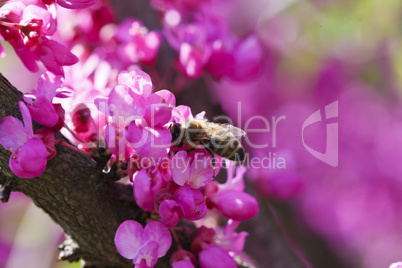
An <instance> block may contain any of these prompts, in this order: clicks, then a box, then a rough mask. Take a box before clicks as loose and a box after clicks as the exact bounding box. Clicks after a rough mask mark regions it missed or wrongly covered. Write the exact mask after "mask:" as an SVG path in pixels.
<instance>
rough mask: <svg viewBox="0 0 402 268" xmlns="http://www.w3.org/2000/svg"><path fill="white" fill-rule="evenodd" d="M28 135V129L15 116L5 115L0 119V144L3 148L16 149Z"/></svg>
mask: <svg viewBox="0 0 402 268" xmlns="http://www.w3.org/2000/svg"><path fill="white" fill-rule="evenodd" d="M28 137H29V136H28V131H27V130H26V129H25V128H24V126H23V125H22V123H21V121H20V120H18V119H17V118H15V117H12V116H6V117H4V118H3V119H2V120H1V121H0V144H1V145H2V146H3V147H4V149H6V150H10V149H13V150H17V149H18V148H20V147H21V146H22V145H23V144H24V142H26V140H27V139H28Z"/></svg>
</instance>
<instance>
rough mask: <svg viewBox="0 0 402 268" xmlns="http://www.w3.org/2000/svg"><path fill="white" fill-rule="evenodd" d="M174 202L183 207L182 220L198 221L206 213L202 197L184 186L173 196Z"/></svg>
mask: <svg viewBox="0 0 402 268" xmlns="http://www.w3.org/2000/svg"><path fill="white" fill-rule="evenodd" d="M174 200H176V201H177V202H179V203H180V205H181V206H182V207H183V211H184V214H185V215H184V218H186V219H188V220H192V221H195V220H199V219H201V218H203V217H204V216H205V214H206V212H207V206H206V203H205V202H203V201H204V196H203V194H202V193H201V192H200V191H199V190H194V189H191V187H190V186H189V185H188V184H186V185H184V186H182V187H180V188H179V189H178V190H177V191H176V193H175V194H174Z"/></svg>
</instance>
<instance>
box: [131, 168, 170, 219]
mask: <svg viewBox="0 0 402 268" xmlns="http://www.w3.org/2000/svg"><path fill="white" fill-rule="evenodd" d="M133 182H134V187H133V191H134V197H135V201H136V202H137V204H138V206H140V207H141V208H142V209H143V210H146V211H152V210H153V209H154V197H155V195H156V194H157V192H158V191H159V190H160V189H161V188H162V186H163V184H164V182H163V178H162V175H161V174H160V172H159V171H158V170H157V169H153V170H148V171H147V169H145V168H143V169H141V170H139V171H137V172H136V173H134V176H133Z"/></svg>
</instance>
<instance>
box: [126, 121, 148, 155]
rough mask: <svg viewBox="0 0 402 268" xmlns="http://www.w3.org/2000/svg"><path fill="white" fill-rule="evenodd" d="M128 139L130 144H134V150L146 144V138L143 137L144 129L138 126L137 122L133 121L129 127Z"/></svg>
mask: <svg viewBox="0 0 402 268" xmlns="http://www.w3.org/2000/svg"><path fill="white" fill-rule="evenodd" d="M126 139H127V141H128V142H130V143H132V146H133V148H134V149H135V148H138V147H141V146H142V145H143V144H144V143H145V140H146V137H145V136H143V132H142V129H141V128H140V127H138V126H137V124H136V123H135V121H132V122H131V123H130V124H129V125H128V127H127V132H126Z"/></svg>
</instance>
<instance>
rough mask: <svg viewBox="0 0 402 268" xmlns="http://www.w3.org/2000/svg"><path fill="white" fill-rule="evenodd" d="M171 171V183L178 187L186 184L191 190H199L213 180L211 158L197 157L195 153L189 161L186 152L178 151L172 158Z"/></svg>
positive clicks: (197, 154)
mask: <svg viewBox="0 0 402 268" xmlns="http://www.w3.org/2000/svg"><path fill="white" fill-rule="evenodd" d="M171 169H172V179H173V181H174V182H175V183H176V184H178V185H180V186H183V185H186V184H188V185H189V186H190V187H191V188H193V189H199V188H201V187H203V186H205V185H206V184H207V183H208V182H210V181H211V180H212V179H213V178H212V176H213V168H212V165H211V157H210V156H206V155H205V154H204V156H203V157H199V153H196V154H194V159H193V160H192V161H191V159H190V157H189V156H188V154H187V152H186V151H180V152H178V153H176V155H175V156H174V157H173V159H172V164H171Z"/></svg>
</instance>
